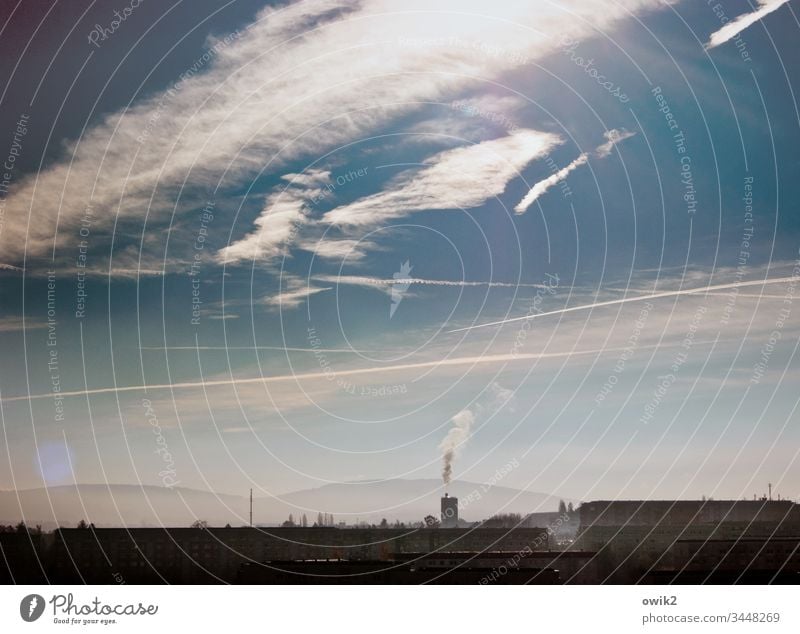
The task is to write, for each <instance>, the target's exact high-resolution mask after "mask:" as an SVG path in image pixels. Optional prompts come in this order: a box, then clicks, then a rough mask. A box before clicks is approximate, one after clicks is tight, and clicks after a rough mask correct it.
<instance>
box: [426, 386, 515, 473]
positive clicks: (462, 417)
mask: <svg viewBox="0 0 800 634" xmlns="http://www.w3.org/2000/svg"><path fill="white" fill-rule="evenodd" d="M513 395H514V392H513V391H512V390H507V389H505V388H504V387H502V386H500V384H499V383H492V384H491V385H490V386H489V388H488V389H487V390H486V394H485V396H484V400H481V401H479V402H477V403H475V404H474V405H473V407H472V409H469V408H467V409H462V410H461V411H460V412H458V414H456V415H455V416H453V418H451V419H450V420H451V422H452V423H453V426H452V427H451V428H450V430H449V431H448V432H447V435H446V436H445V437H444V440H442V442H441V443H440V444H439V449H441V451H442V480H443V481H444V484H445V486H447V485H448V484H450V481H451V480H452V478H453V461H454V460H455V458H456V456H457V455H458V452H459V451H461V449H462V448H463V447H464V445H465V444H466V442H467V440H468V439H469V437H470V434H471V432H472V425H473V424H474V423H475V420H476V419H477V418H478V417H479V416H491V415H492V414H494V413H495V412H497V411H498V410H499V409H500V408H501V407H502V406H503V405H505V404H506V403H507V402H508V401H509V400H510V399H511V397H512V396H513Z"/></svg>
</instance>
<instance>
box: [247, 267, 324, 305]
mask: <svg viewBox="0 0 800 634" xmlns="http://www.w3.org/2000/svg"><path fill="white" fill-rule="evenodd" d="M329 290H331V287H329V286H328V287H319V286H312V285H311V284H309V283H308V282H307V281H306V280H303V279H302V278H299V277H295V276H293V275H284V276H283V277H282V278H281V289H280V291H279V292H278V293H276V294H275V295H268V296H267V297H264V298H262V299H261V300H259V302H258V303H259V304H262V305H263V306H268V307H271V308H275V309H280V310H291V309H293V308H297V307H298V306H301V305H302V304H304V303H305V301H306V300H307V299H308V298H309V297H310V296H311V295H316V294H317V293H322V292H324V291H329Z"/></svg>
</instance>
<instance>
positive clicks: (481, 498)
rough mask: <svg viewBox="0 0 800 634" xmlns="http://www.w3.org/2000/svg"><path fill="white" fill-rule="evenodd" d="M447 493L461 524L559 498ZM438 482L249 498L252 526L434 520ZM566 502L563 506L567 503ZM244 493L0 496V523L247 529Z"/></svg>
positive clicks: (73, 488)
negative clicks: (326, 517)
mask: <svg viewBox="0 0 800 634" xmlns="http://www.w3.org/2000/svg"><path fill="white" fill-rule="evenodd" d="M448 490H449V493H450V495H452V496H455V497H458V498H459V506H460V515H461V517H462V518H463V519H465V520H468V521H477V520H481V519H485V518H488V517H491V516H492V515H494V514H496V513H521V514H523V515H524V514H528V513H533V512H541V511H555V510H556V509H557V508H558V501H559V498H558V497H555V496H552V495H549V494H546V493H540V492H533V491H521V490H519V489H513V488H509V487H501V486H489V485H487V484H478V483H473V482H453V483H451V485H450V487H449V489H448ZM443 494H444V488H443V485H442V483H441V481H439V480H436V479H419V480H401V479H398V480H380V481H369V480H364V481H355V482H345V483H335V484H326V485H323V486H320V487H316V488H312V489H304V490H300V491H294V492H291V493H287V494H282V495H280V496H277V497H267V496H263V495H255V496H254V498H253V521H254V523H255V524H278V523H280V522H283V521H284V520H285V519H286V518H288V516H289V514H290V513H291V514H292V515H293V516H294V517H295V519H298V520H299V518H300V517H302V515H303V514H305V515H306V516H307V518H308V522H309V524H313V522H314V521H315V520H316V517H317V514H318V513H332V514H333V515H334V518H335V520H336V521H337V522H339V521H345V522H346V523H347V524H353V523H355V522H356V521H363V522H368V523H379V522H380V521H381V519H383V518H386V519H387V520H388V521H389V522H394V521H395V520H400V521H404V522H416V521H420V520H422V519H423V518H424V517H425V516H426V515H434V516H437V517H438V515H439V504H440V503H439V498H440V497H441V496H442V495H443ZM565 501H569V500H566V498H565ZM248 513H249V500H248V496H247V495H231V494H217V493H213V492H210V491H201V490H198V489H191V488H185V487H173V488H168V487H162V486H153V485H137V484H111V485H105V484H81V485H64V486H56V487H49V488H45V487H41V488H35V489H22V490H19V491H14V490H11V491H0V524H16V523H17V522H19V521H20V520H21V519H24V520H25V522H26V523H27V524H28V525H35V524H41V525H42V526H43V527H44V528H45V529H48V530H49V529H50V528H54V527H56V526H65V527H70V526H74V525H76V524H77V523H78V522H79V521H80V520H82V519H83V520H86V521H87V522H93V523H94V524H95V525H96V526H98V527H101V526H128V527H134V526H173V527H179V526H190V525H191V524H192V522H194V521H195V520H198V519H200V520H205V521H206V522H208V523H209V525H212V526H224V525H225V524H231V526H243V525H247V523H248Z"/></svg>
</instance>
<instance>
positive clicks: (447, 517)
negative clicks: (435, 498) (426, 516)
mask: <svg viewBox="0 0 800 634" xmlns="http://www.w3.org/2000/svg"><path fill="white" fill-rule="evenodd" d="M441 527H442V528H458V498H451V497H450V496H449V495H448V494H447V493H445V494H444V497H443V498H442V523H441Z"/></svg>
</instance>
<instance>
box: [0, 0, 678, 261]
mask: <svg viewBox="0 0 800 634" xmlns="http://www.w3.org/2000/svg"><path fill="white" fill-rule="evenodd" d="M660 6H663V2H662V1H661V0H599V1H596V2H591V3H589V2H585V0H563V1H562V2H559V3H537V4H536V5H532V4H531V3H530V2H527V1H522V0H520V1H515V2H511V1H508V2H500V3H493V4H492V5H491V6H487V5H486V4H485V3H484V2H480V1H478V0H447V1H443V2H439V3H437V4H436V6H435V7H431V5H430V3H428V2H425V1H423V0H402V1H401V0H365V1H364V2H361V3H359V4H343V3H341V2H338V1H333V0H306V1H303V2H296V3H292V4H289V5H287V6H285V7H282V8H280V9H278V10H275V9H273V8H267V9H264V10H263V11H261V12H260V13H259V14H258V16H257V18H256V20H255V21H254V22H253V23H252V24H251V25H250V26H249V27H248V28H245V29H242V30H241V31H240V32H239V33H237V34H235V36H232V37H231V38H230V39H229V41H225V40H223V41H224V42H225V45H224V46H220V45H219V41H217V42H216V43H215V44H214V49H213V50H214V53H213V55H212V56H211V57H212V60H211V62H210V63H208V64H206V65H205V66H204V68H203V69H202V70H201V71H199V72H192V73H191V74H189V73H183V77H181V78H180V80H178V81H176V83H175V84H173V85H172V86H170V87H169V88H168V89H166V90H164V91H162V92H160V93H157V94H155V95H153V96H152V97H148V98H146V99H142V100H140V101H138V102H136V103H134V105H133V106H132V107H130V108H127V109H124V110H120V111H117V112H115V113H111V114H109V115H107V116H104V117H103V118H102V119H100V120H99V121H97V122H94V123H93V125H91V126H90V127H89V128H88V129H87V130H86V132H85V134H84V135H83V136H82V137H81V138H80V139H77V140H74V141H72V142H71V143H69V144H65V153H64V156H63V157H62V158H61V159H60V160H57V161H55V162H54V163H53V164H52V165H50V166H49V167H48V168H46V169H44V170H42V171H41V172H40V173H38V174H31V175H29V176H27V177H25V178H21V179H19V180H18V181H17V182H16V184H15V186H14V187H13V190H12V191H11V193H10V196H9V197H8V199H7V201H6V202H7V206H6V218H7V219H22V218H26V219H27V215H28V213H29V212H30V213H31V214H32V218H31V221H30V223H28V222H16V221H13V222H7V223H6V228H5V231H4V232H3V233H2V235H0V251H2V252H3V254H4V260H5V261H7V262H9V263H11V264H18V263H19V262H20V261H21V259H22V256H23V253H24V252H25V251H27V254H28V257H29V258H31V259H34V258H36V257H37V256H43V255H45V254H47V253H48V250H49V249H51V248H52V243H53V236H54V234H55V228H56V224H57V223H58V226H59V232H58V236H59V237H58V240H59V243H58V244H59V245H64V244H69V243H74V242H76V241H77V240H78V233H77V226H78V222H79V218H80V217H81V216H82V215H83V214H84V212H85V209H86V206H87V204H91V205H92V207H93V209H94V210H95V213H94V220H93V232H94V231H95V230H96V232H97V233H96V234H95V235H100V233H102V232H105V231H106V230H108V229H109V227H111V226H112V225H113V223H114V222H115V221H116V220H117V219H118V220H119V222H120V223H124V222H126V221H129V222H137V223H139V222H142V221H143V219H144V217H145V214H147V223H148V228H153V229H157V228H159V227H162V226H165V225H166V224H167V223H168V222H169V219H170V218H171V217H172V216H173V214H175V213H177V214H181V213H186V212H189V211H192V210H191V209H189V208H188V207H189V206H190V203H188V202H187V203H185V204H184V203H183V202H182V203H181V204H179V205H177V207H176V204H175V203H176V197H177V195H178V192H181V197H182V200H183V197H184V196H186V197H187V198H188V199H189V200H191V199H192V197H191V196H189V190H191V189H192V188H195V189H201V190H207V189H209V188H213V189H215V190H216V191H218V192H219V193H220V194H221V195H224V194H225V192H226V191H233V190H235V189H236V188H237V187H238V186H239V185H240V184H241V183H243V182H247V180H249V179H252V178H253V177H254V176H257V175H258V174H261V173H264V172H266V173H267V174H276V173H278V172H279V171H280V170H281V169H282V167H281V166H282V165H285V164H286V163H287V162H288V161H292V160H295V159H297V158H300V157H303V156H308V155H314V156H319V155H320V154H321V153H323V152H324V151H326V150H328V149H330V148H333V147H338V146H340V145H342V144H345V143H348V142H351V141H353V140H355V139H358V138H361V137H363V136H364V135H366V134H370V133H372V132H373V131H375V130H377V129H379V128H380V127H382V126H385V125H386V124H387V123H389V122H391V121H392V120H394V119H396V118H398V117H403V116H406V115H408V114H409V113H410V112H411V111H413V110H415V109H417V108H419V107H421V104H423V103H430V102H434V101H438V102H443V101H448V100H449V99H452V98H453V97H454V96H457V95H460V94H463V93H464V92H465V91H466V90H469V89H470V88H474V86H475V81H476V79H477V78H479V79H480V82H481V83H482V84H483V85H485V82H486V81H487V80H492V79H496V78H498V77H499V76H500V75H501V74H502V73H503V72H505V71H507V70H509V69H511V68H514V67H515V66H518V65H519V64H520V63H521V60H523V59H524V60H527V61H532V60H535V59H538V58H541V57H543V56H545V55H547V54H549V53H550V52H552V51H553V50H555V49H556V48H557V47H558V46H559V42H560V39H559V37H554V36H553V35H552V34H559V35H560V34H562V33H564V32H565V31H569V32H570V35H572V36H574V37H578V38H582V37H587V36H591V35H593V34H594V33H596V31H597V30H602V29H607V28H609V27H610V25H611V24H612V23H613V22H614V21H616V20H621V19H626V18H629V17H630V16H631V15H632V14H634V13H636V12H640V11H643V10H646V9H655V8H658V7H660ZM430 11H435V13H434V14H433V15H432V14H431V13H430ZM476 44H477V45H476ZM221 179H222V182H221V183H220V180H221ZM185 184H186V189H183V190H182V187H184V185H185ZM218 184H219V185H220V187H219V188H218V187H217V186H218ZM452 202H457V201H452ZM286 213H287V214H288V215H291V212H290V211H288V210H287V212H286ZM265 214H266V215H267V216H268V218H265V219H263V220H262V221H261V222H259V223H257V226H256V227H255V233H257V234H259V235H261V241H263V242H264V243H265V244H267V247H266V248H265V249H264V250H263V252H262V251H261V248H260V247H258V246H257V243H258V242H259V241H258V240H252V239H251V240H249V241H247V242H246V243H245V244H244V245H241V246H238V247H236V248H229V249H228V250H227V251H226V253H225V254H224V255H223V256H222V257H221V258H220V261H225V260H226V258H227V257H238V254H239V253H240V252H244V253H246V254H247V255H252V254H256V255H258V256H261V255H264V254H268V253H270V252H271V249H270V247H269V244H271V243H275V242H276V240H275V239H273V238H272V237H271V236H269V235H268V234H269V233H271V232H272V229H271V225H272V221H273V220H274V221H275V222H276V223H277V227H276V229H275V231H277V232H278V233H280V232H281V231H284V230H285V224H286V222H285V221H286V218H285V217H282V216H281V214H272V213H271V212H266V211H265ZM350 217H354V216H353V215H350Z"/></svg>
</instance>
